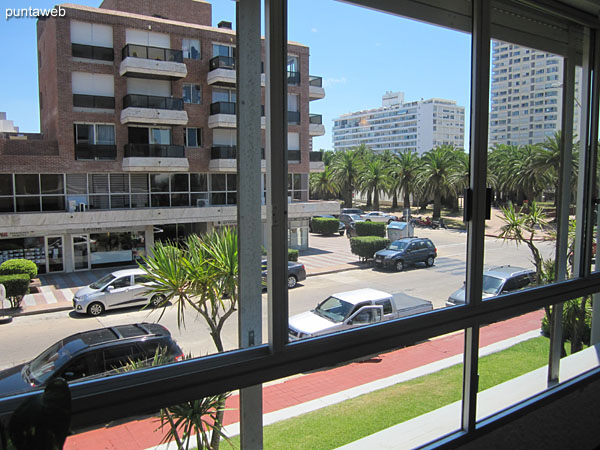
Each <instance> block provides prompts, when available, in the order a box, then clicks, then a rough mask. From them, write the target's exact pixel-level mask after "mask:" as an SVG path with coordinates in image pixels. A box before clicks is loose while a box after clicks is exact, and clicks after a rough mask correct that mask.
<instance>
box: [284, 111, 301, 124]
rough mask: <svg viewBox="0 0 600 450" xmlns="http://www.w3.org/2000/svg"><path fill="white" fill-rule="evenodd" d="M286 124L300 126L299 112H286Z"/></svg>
mask: <svg viewBox="0 0 600 450" xmlns="http://www.w3.org/2000/svg"><path fill="white" fill-rule="evenodd" d="M287 116H288V124H290V125H300V111H288V112H287Z"/></svg>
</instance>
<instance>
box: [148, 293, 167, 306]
mask: <svg viewBox="0 0 600 450" xmlns="http://www.w3.org/2000/svg"><path fill="white" fill-rule="evenodd" d="M165 300H166V297H165V296H164V295H162V294H156V295H155V296H154V297H152V298H151V299H150V305H152V306H153V307H154V308H158V307H159V306H161V305H163V304H164V302H165Z"/></svg>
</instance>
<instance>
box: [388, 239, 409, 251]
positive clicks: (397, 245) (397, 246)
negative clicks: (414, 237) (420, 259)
mask: <svg viewBox="0 0 600 450" xmlns="http://www.w3.org/2000/svg"><path fill="white" fill-rule="evenodd" d="M406 247H408V242H404V241H395V242H392V243H391V244H390V246H389V247H388V249H389V250H404V249H405V248H406Z"/></svg>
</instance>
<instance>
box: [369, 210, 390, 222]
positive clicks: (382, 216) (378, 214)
mask: <svg viewBox="0 0 600 450" xmlns="http://www.w3.org/2000/svg"><path fill="white" fill-rule="evenodd" d="M362 218H363V219H364V220H365V222H385V223H390V222H393V221H397V220H398V217H397V216H395V215H393V214H388V213H384V212H382V211H369V212H368V213H366V214H363V215H362Z"/></svg>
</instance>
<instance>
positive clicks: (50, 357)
mask: <svg viewBox="0 0 600 450" xmlns="http://www.w3.org/2000/svg"><path fill="white" fill-rule="evenodd" d="M70 358H71V353H70V352H69V351H68V350H67V349H66V348H65V347H64V346H63V342H62V341H60V342H57V343H56V344H54V345H53V346H52V347H50V348H48V349H47V350H46V351H45V352H43V353H42V354H41V355H39V356H38V357H37V358H35V359H34V360H33V361H31V363H29V366H28V368H27V371H26V375H27V376H28V378H29V379H30V380H31V381H32V382H34V383H35V384H37V385H40V384H43V383H45V382H46V381H48V379H49V378H50V377H51V376H52V375H53V374H54V373H55V372H56V370H57V369H58V368H59V367H61V366H62V365H63V364H64V363H65V362H66V361H67V360H69V359H70Z"/></svg>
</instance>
